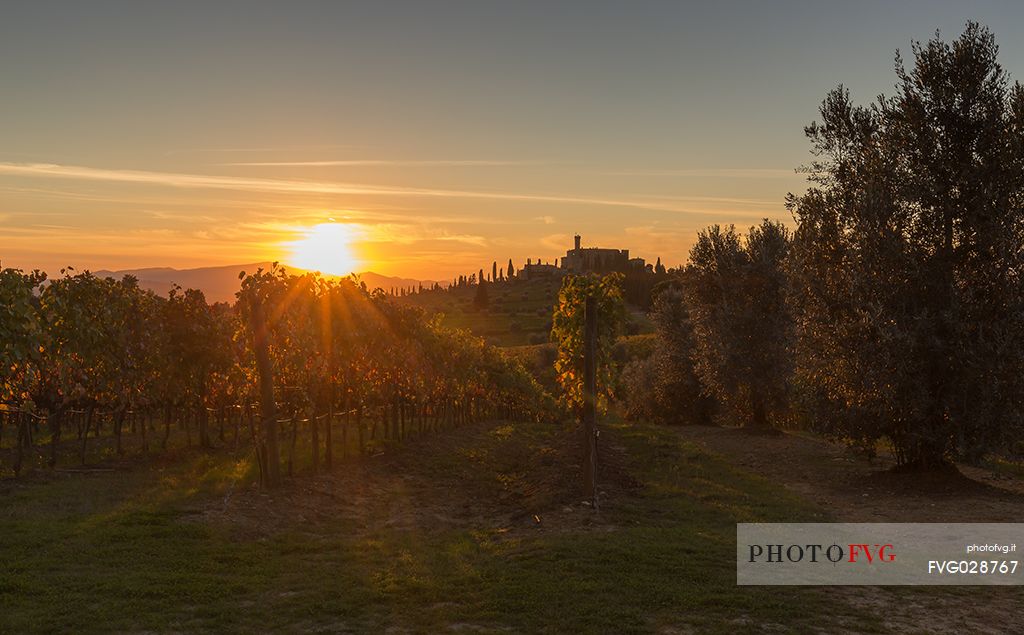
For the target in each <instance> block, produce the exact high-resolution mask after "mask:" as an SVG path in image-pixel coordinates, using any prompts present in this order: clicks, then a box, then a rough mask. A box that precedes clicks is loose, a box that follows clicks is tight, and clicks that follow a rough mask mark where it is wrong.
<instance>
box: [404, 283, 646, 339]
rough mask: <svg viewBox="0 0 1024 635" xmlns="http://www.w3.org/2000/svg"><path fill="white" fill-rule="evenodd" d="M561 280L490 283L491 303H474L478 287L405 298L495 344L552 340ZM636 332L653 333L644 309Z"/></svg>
mask: <svg viewBox="0 0 1024 635" xmlns="http://www.w3.org/2000/svg"><path fill="white" fill-rule="evenodd" d="M560 287H561V280H560V279H558V278H538V279H535V280H521V279H515V280H512V281H504V282H498V283H497V284H489V285H488V287H487V289H488V297H489V299H490V303H489V306H488V307H487V309H486V310H478V309H476V308H475V307H474V306H473V297H474V296H475V294H476V287H475V286H473V287H464V288H461V289H445V290H436V291H427V292H424V293H421V294H414V295H410V296H406V297H404V298H402V299H401V301H403V302H408V303H410V304H413V305H416V306H419V307H421V308H423V309H424V310H425V311H427V312H428V313H430V314H436V313H441V314H443V315H444V320H443V323H444V324H445V325H446V326H449V327H452V328H460V329H465V330H468V331H470V332H472V333H473V334H475V335H479V336H480V337H483V338H484V339H486V340H487V341H488V343H490V344H493V345H495V346H525V345H529V344H542V343H544V342H547V341H548V334H549V332H550V330H551V315H552V313H553V311H554V306H555V302H556V301H557V299H558V290H559V288H560ZM629 320H630V322H631V323H632V325H633V326H632V327H631V328H632V329H633V330H632V332H636V333H650V332H653V331H654V326H653V324H652V323H651V321H650V320H649V319H648V318H647V316H646V315H644V313H643V312H642V311H640V310H637V309H631V310H630V312H629Z"/></svg>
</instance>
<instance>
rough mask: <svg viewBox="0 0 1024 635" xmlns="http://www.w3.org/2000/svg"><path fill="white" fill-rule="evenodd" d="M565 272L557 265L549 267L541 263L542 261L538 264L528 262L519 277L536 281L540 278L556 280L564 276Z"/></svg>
mask: <svg viewBox="0 0 1024 635" xmlns="http://www.w3.org/2000/svg"><path fill="white" fill-rule="evenodd" d="M563 273H564V272H563V271H561V270H559V268H558V267H557V266H555V265H547V264H543V263H541V261H540V260H537V262H531V261H529V260H528V261H526V264H525V265H523V268H522V270H520V272H519V276H520V277H521V278H523V279H525V280H536V279H538V278H554V277H559V276H561V275H563Z"/></svg>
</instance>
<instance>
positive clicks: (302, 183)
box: [0, 163, 722, 215]
mask: <svg viewBox="0 0 1024 635" xmlns="http://www.w3.org/2000/svg"><path fill="white" fill-rule="evenodd" d="M2 174H7V175H19V176H31V177H47V178H60V179H77V180H87V181H107V182H120V183H140V184H150V185H157V186H166V187H177V188H193V189H195V188H199V189H226V190H235V191H245V192H257V193H291V194H337V195H353V196H356V195H359V196H394V197H433V198H452V199H467V198H468V199H479V200H500V201H522V202H541V203H564V204H571V205H598V206H606V207H622V208H633V209H645V210H652V211H664V212H675V213H690V214H705V215H721V213H722V210H701V209H693V208H688V207H680V206H679V205H677V204H675V203H672V202H664V201H657V200H653V199H650V198H642V197H641V198H615V197H590V196H580V195H563V194H531V193H517V192H501V191H480V190H461V189H435V188H420V187H401V186H380V185H368V184H361V183H343V182H332V181H310V180H298V179H273V178H258V177H240V176H223V175H206V174H181V173H174V172H152V171H145V170H122V169H106V168H90V167H85V166H75V165H60V164H53V163H0V175H2Z"/></svg>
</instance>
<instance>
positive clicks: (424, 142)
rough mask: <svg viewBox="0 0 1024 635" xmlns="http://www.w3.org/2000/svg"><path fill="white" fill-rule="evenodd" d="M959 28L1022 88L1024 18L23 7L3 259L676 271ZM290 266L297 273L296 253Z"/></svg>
mask: <svg viewBox="0 0 1024 635" xmlns="http://www.w3.org/2000/svg"><path fill="white" fill-rule="evenodd" d="M968 19H977V20H979V21H981V22H982V23H984V24H987V25H988V26H990V27H991V28H992V29H993V30H994V32H995V35H996V38H997V42H998V43H999V44H1000V46H1001V50H1002V53H1001V61H1002V63H1003V65H1004V66H1005V67H1006V68H1007V69H1008V70H1009V71H1010V73H1011V75H1013V76H1014V77H1021V76H1024V42H1022V41H1021V38H1020V37H1019V34H1020V28H1021V26H1022V25H1024V8H1021V6H1020V5H1017V4H1016V3H1012V2H993V3H982V2H856V3H854V2H836V3H822V2H749V3H739V2H732V3H729V2H715V3H711V2H709V3H703V4H698V3H684V2H618V3H601V2H579V3H570V2H550V3H548V2H545V3H540V2H538V3H523V2H508V3H503V4H499V3H491V2H463V3H441V2H409V3H392V2H375V3H365V4H363V5H361V6H359V5H356V4H354V3H352V4H348V3H340V2H290V3H281V2H275V3H265V4H264V3H256V2H237V3H231V2H209V3H207V2H202V3H201V2H194V3H188V2H180V3H178V2H175V3H171V2H166V3H160V4H158V3H151V2H134V1H132V2H67V3H51V2H31V3H30V2H22V3H10V4H8V5H5V7H4V11H3V17H2V19H0V79H2V85H3V98H2V99H0V262H2V264H3V265H4V266H14V267H21V268H43V269H47V270H50V271H51V272H53V271H55V270H56V269H58V268H59V267H61V266H63V265H66V264H73V265H75V266H77V267H78V268H80V269H81V268H86V267H88V268H93V269H100V268H107V269H121V268H133V267H142V266H172V267H178V268H185V267H199V266H208V265H227V264H239V263H249V262H256V261H261V260H274V259H278V260H283V261H285V262H290V261H291V259H292V258H293V256H292V255H291V254H290V251H291V247H290V244H293V243H294V242H295V241H297V240H300V239H301V238H302V237H303V236H304V235H305V234H306V232H308V230H309V228H311V227H314V226H316V225H318V224H322V223H328V222H331V219H333V221H334V222H338V223H347V224H349V225H350V226H349V227H347V228H345V231H344V232H342V233H343V235H344V236H349V237H351V241H352V246H351V248H352V252H353V254H354V256H355V258H357V259H358V261H359V262H358V263H357V265H356V267H357V269H359V270H372V271H376V272H378V273H383V274H389V275H403V276H409V277H418V278H431V279H443V278H448V277H450V276H452V275H454V274H456V273H463V272H467V271H475V270H476V269H477V268H478V267H481V266H489V264H490V262H491V260H494V259H498V260H499V261H501V262H504V261H506V260H507V258H509V257H511V258H513V259H514V260H515V261H516V264H517V265H519V264H521V263H522V262H524V261H525V259H526V258H528V257H530V258H538V257H539V258H543V259H545V260H549V259H553V258H554V257H556V256H558V255H560V254H563V253H564V251H565V249H566V248H568V247H569V246H570V245H571V242H572V234H573V233H575V232H579V233H581V234H583V237H584V244H585V245H590V246H606V247H619V248H628V249H630V250H631V252H633V253H634V254H636V255H640V256H643V257H646V258H648V259H651V260H653V259H654V258H655V257H657V256H661V258H662V259H663V261H665V262H666V263H667V264H670V265H676V264H679V263H681V262H683V261H684V260H685V258H686V253H687V250H688V249H689V247H690V245H691V244H692V241H693V236H694V234H695V232H696V231H697V230H698V229H699V228H701V227H703V226H706V225H708V224H710V223H715V222H720V223H735V224H737V225H739V226H741V227H747V226H749V225H751V224H753V223H755V222H756V221H757V220H758V219H760V218H763V217H769V218H774V219H782V220H788V215H787V213H786V211H785V209H784V208H783V205H782V202H783V198H784V196H785V194H786V192H788V191H800V190H801V189H802V188H803V187H804V181H803V177H801V176H800V175H797V174H795V173H794V168H795V167H797V166H798V165H800V164H802V163H805V162H806V161H807V160H808V158H809V155H808V153H807V148H808V145H807V143H806V140H805V139H804V137H803V132H802V130H803V126H804V125H806V124H808V123H810V121H811V120H813V119H814V118H815V116H816V114H817V112H816V111H817V106H818V104H819V102H820V101H821V99H822V97H823V96H824V94H825V93H826V91H828V90H829V89H830V88H832V87H833V86H835V85H836V84H837V83H840V82H842V83H844V84H846V85H847V86H849V87H850V89H851V91H852V93H853V95H854V97H855V99H857V100H858V101H861V102H866V101H870V100H871V99H873V98H874V96H876V95H877V94H879V93H880V92H887V93H889V92H892V86H893V84H894V82H895V75H894V73H893V71H892V66H893V56H894V52H895V50H896V49H897V48H899V49H901V50H902V51H903V52H904V54H905V57H909V44H910V41H911V39H927V38H929V37H930V36H932V35H933V34H934V31H935V30H936V29H941V31H942V33H943V35H944V37H946V38H947V39H952V38H953V37H956V36H957V35H958V34H959V33H960V31H961V29H962V26H963V23H964V22H965V21H966V20H968ZM293 264H294V263H293Z"/></svg>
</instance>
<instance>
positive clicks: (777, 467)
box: [679, 427, 1024, 635]
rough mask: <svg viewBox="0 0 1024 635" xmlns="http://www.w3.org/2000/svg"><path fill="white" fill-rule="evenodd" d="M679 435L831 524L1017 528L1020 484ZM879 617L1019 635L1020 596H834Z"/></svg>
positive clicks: (740, 437) (809, 443)
mask: <svg viewBox="0 0 1024 635" xmlns="http://www.w3.org/2000/svg"><path fill="white" fill-rule="evenodd" d="M679 435H680V436H681V437H682V438H683V439H685V440H687V441H690V442H693V443H695V444H697V445H699V446H701V447H703V448H704V449H706V450H708V451H710V452H712V453H714V454H718V455H721V456H722V457H724V458H725V459H726V460H727V461H730V462H731V463H733V464H734V465H737V466H739V467H742V468H744V469H747V470H749V471H751V472H754V473H756V474H759V475H761V476H764V477H765V478H768V479H770V480H772V481H775V482H778V483H780V484H782V485H783V486H784V487H786V488H787V489H789V490H790V491H792V492H794V493H796V494H799V495H800V496H802V497H803V498H806V499H808V500H811V501H814V502H816V503H818V504H819V505H821V507H822V508H823V509H824V510H826V511H827V512H828V513H829V514H830V515H831V516H832V518H833V519H834V520H835V521H836V522H1022V521H1024V481H1021V480H1020V479H1017V478H1013V477H1009V476H1003V475H995V474H993V473H992V472H991V471H989V470H984V469H979V468H970V467H966V466H961V468H960V471H961V474H940V475H934V474H932V475H914V474H897V473H893V472H892V471H891V470H890V468H891V467H892V463H891V461H888V460H885V459H877V460H875V461H868V460H867V459H866V458H864V457H863V456H859V455H857V454H855V453H852V452H850V451H849V450H847V449H846V448H844V447H842V446H840V445H837V444H832V443H827V442H825V441H822V440H820V439H816V438H809V437H805V436H801V435H797V434H783V435H780V436H775V437H761V436H758V437H751V436H750V435H748V434H746V433H745V432H743V431H742V430H739V429H735V428H712V427H686V428H680V429H679ZM834 589H835V593H836V595H837V596H839V597H841V598H843V599H844V600H846V601H847V602H849V603H851V604H854V605H860V606H863V607H864V611H865V613H866V614H868V613H870V614H874V615H880V616H884V618H883V619H884V621H885V624H886V626H887V627H888V628H889V629H891V630H892V632H896V633H941V634H946V633H949V634H952V633H991V634H993V635H994V634H1002V633H1024V625H1022V624H1021V623H1020V621H1019V620H1020V618H1019V611H1020V607H1021V606H1022V605H1024V588H1021V587H1009V586H1005V587H834Z"/></svg>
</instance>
